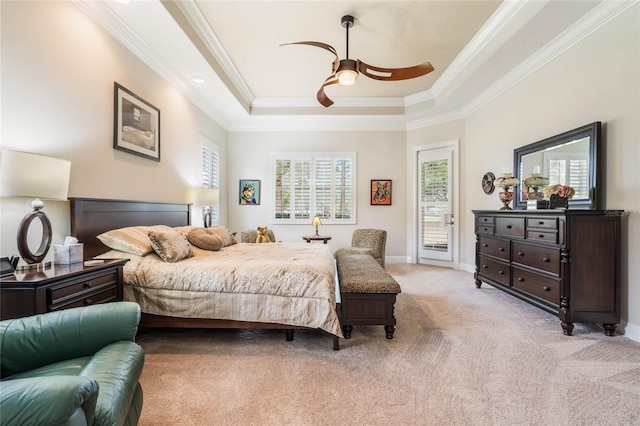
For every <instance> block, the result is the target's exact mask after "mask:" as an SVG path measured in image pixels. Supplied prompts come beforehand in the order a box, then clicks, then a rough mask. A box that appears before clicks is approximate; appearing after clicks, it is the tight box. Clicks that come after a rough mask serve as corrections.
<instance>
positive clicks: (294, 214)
mask: <svg viewBox="0 0 640 426" xmlns="http://www.w3.org/2000/svg"><path fill="white" fill-rule="evenodd" d="M271 168H272V173H271V176H272V179H273V184H272V185H271V187H272V191H273V194H272V200H273V202H272V204H271V205H272V207H271V223H278V224H309V223H310V222H311V220H313V217H314V216H315V215H318V216H319V217H320V219H321V220H322V222H323V223H325V224H330V223H332V224H337V223H341V224H353V223H356V208H355V206H356V182H355V180H356V154H355V152H337V153H327V152H324V153H292V152H284V153H272V154H271Z"/></svg>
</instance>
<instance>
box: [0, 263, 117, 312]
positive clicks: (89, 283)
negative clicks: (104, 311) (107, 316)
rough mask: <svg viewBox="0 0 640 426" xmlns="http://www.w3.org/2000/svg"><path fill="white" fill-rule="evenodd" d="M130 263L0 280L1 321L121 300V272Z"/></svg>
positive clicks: (61, 269) (79, 266) (67, 267)
mask: <svg viewBox="0 0 640 426" xmlns="http://www.w3.org/2000/svg"><path fill="white" fill-rule="evenodd" d="M128 261H129V259H105V261H104V263H102V264H99V265H95V266H84V263H83V262H79V263H73V264H71V265H54V266H53V267H52V268H51V269H47V270H44V271H38V272H31V273H26V274H14V275H11V276H8V277H3V278H2V279H1V280H0V319H3V320H4V319H10V318H20V317H26V316H30V315H35V314H42V313H45V312H51V311H58V310H61V309H67V308H75V307H79V306H88V305H96V304H98V303H107V302H114V301H120V300H122V287H123V279H122V268H123V266H124V264H125V263H127V262H128Z"/></svg>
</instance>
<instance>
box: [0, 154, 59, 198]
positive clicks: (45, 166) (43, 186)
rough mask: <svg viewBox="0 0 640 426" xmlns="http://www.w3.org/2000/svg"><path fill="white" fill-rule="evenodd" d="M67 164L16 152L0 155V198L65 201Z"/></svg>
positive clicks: (53, 159) (51, 158)
mask: <svg viewBox="0 0 640 426" xmlns="http://www.w3.org/2000/svg"><path fill="white" fill-rule="evenodd" d="M70 175H71V162H70V161H68V160H62V159H59V158H53V157H46V156H44V155H39V154H32V153H29V152H19V151H5V150H3V151H2V156H1V158H0V196H2V197H29V198H42V199H45V200H61V201H66V200H67V195H68V193H69V176H70Z"/></svg>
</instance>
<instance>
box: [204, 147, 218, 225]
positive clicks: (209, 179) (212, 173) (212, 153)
mask: <svg viewBox="0 0 640 426" xmlns="http://www.w3.org/2000/svg"><path fill="white" fill-rule="evenodd" d="M219 161H220V148H219V147H218V145H216V144H215V143H213V142H211V141H210V140H208V139H206V138H204V137H201V165H202V169H201V170H202V181H201V183H202V186H203V187H205V188H214V189H219V188H220V163H219ZM208 208H210V209H211V223H212V224H216V225H217V224H219V222H220V215H219V212H218V206H208ZM204 209H205V210H206V209H207V207H204ZM203 213H204V212H203Z"/></svg>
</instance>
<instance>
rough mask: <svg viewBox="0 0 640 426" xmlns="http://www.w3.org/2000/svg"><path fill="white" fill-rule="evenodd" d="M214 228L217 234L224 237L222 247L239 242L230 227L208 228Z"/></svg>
mask: <svg viewBox="0 0 640 426" xmlns="http://www.w3.org/2000/svg"><path fill="white" fill-rule="evenodd" d="M207 229H211V230H213V232H215V234H216V235H217V236H218V237H220V238H221V239H222V244H223V245H222V247H227V246H232V245H234V244H238V242H237V241H236V238H235V237H234V236H233V234H232V233H231V231H229V228H227V227H226V226H214V227H213V228H207Z"/></svg>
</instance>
